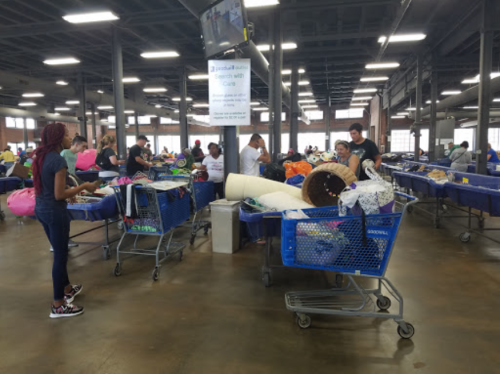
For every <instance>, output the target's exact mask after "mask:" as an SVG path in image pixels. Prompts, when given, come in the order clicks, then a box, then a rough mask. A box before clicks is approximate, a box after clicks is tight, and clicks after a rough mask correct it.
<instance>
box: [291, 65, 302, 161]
mask: <svg viewBox="0 0 500 374" xmlns="http://www.w3.org/2000/svg"><path fill="white" fill-rule="evenodd" d="M291 95H292V102H291V105H290V106H291V110H290V114H291V115H290V148H291V149H293V151H294V152H295V153H297V152H299V149H298V148H299V143H298V136H299V116H300V108H299V64H298V63H297V62H293V64H292V86H291Z"/></svg>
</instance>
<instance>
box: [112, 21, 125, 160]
mask: <svg viewBox="0 0 500 374" xmlns="http://www.w3.org/2000/svg"><path fill="white" fill-rule="evenodd" d="M113 94H114V97H115V116H116V146H117V150H118V159H119V160H126V159H127V142H126V138H125V94H124V90H123V55H122V44H121V40H120V30H119V29H118V28H117V27H113Z"/></svg>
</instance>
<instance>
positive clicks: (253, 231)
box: [240, 206, 281, 240]
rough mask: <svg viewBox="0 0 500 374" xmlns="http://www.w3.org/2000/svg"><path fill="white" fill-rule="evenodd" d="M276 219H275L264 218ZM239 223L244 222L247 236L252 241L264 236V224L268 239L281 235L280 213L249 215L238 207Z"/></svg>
mask: <svg viewBox="0 0 500 374" xmlns="http://www.w3.org/2000/svg"><path fill="white" fill-rule="evenodd" d="M273 216H275V217H277V218H275V219H270V218H267V219H265V220H264V218H265V217H273ZM240 222H245V223H246V224H247V225H246V226H247V229H248V236H249V237H250V238H252V239H253V240H256V239H259V238H263V237H264V235H265V234H266V231H265V230H264V223H265V224H266V225H267V227H266V228H267V235H268V236H270V237H274V236H280V235H281V212H264V213H250V212H248V211H246V210H245V209H244V208H243V207H242V206H240Z"/></svg>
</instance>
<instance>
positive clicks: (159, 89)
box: [143, 87, 167, 92]
mask: <svg viewBox="0 0 500 374" xmlns="http://www.w3.org/2000/svg"><path fill="white" fill-rule="evenodd" d="M143 91H144V92H167V89H166V88H163V87H150V88H145V89H144V90H143Z"/></svg>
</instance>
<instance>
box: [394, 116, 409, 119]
mask: <svg viewBox="0 0 500 374" xmlns="http://www.w3.org/2000/svg"><path fill="white" fill-rule="evenodd" d="M391 118H393V119H403V118H406V117H405V116H391Z"/></svg>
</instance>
